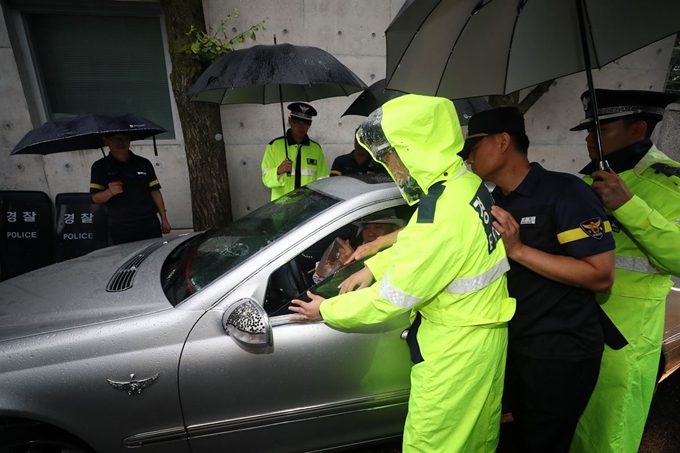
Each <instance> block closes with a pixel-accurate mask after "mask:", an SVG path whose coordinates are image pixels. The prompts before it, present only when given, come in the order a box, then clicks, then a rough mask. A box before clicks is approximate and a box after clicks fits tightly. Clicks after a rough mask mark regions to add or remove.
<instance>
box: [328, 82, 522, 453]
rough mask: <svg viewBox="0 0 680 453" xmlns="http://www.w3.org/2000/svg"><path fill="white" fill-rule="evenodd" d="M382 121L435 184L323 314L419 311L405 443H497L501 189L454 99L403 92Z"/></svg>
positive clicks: (409, 162)
mask: <svg viewBox="0 0 680 453" xmlns="http://www.w3.org/2000/svg"><path fill="white" fill-rule="evenodd" d="M372 116H374V115H372ZM370 119H371V117H369V119H367V121H369V120H370ZM364 124H366V123H364ZM380 125H381V126H382V131H383V132H384V134H385V137H386V138H387V140H388V141H389V143H390V144H391V145H392V146H393V147H394V148H395V149H396V152H397V153H398V155H399V157H400V159H401V160H402V162H403V163H404V165H405V166H406V167H407V168H408V170H409V171H410V174H411V177H412V178H415V180H416V181H417V183H418V185H419V186H420V187H421V188H422V189H423V191H424V193H425V196H424V197H421V199H420V204H419V208H418V210H417V211H416V212H415V214H414V215H413V218H412V219H411V220H410V222H409V224H408V225H407V226H406V227H405V228H404V230H403V231H401V232H400V233H399V237H398V240H397V242H396V244H394V245H393V246H392V247H391V248H390V249H387V250H385V251H383V252H381V253H379V254H378V255H376V256H374V257H373V258H371V259H370V260H368V261H367V262H366V265H367V266H368V268H369V269H370V270H371V272H372V273H373V276H374V277H375V279H376V280H377V283H375V284H373V285H372V286H371V287H369V288H365V289H363V290H360V291H356V292H352V293H347V294H343V295H341V296H338V297H334V298H331V299H327V300H325V301H324V302H323V303H322V304H321V313H322V316H323V317H324V320H325V321H326V322H327V323H328V324H330V325H331V326H335V327H341V328H351V327H356V326H361V325H367V324H375V323H379V322H381V321H384V320H386V319H388V318H390V317H392V316H396V315H398V314H400V313H404V312H406V311H410V312H411V314H412V316H411V317H412V319H413V320H414V325H412V326H411V329H410V332H409V336H410V337H411V338H410V346H411V356H412V358H413V359H414V362H415V365H414V366H413V368H412V370H411V395H410V399H409V413H408V417H407V420H406V426H405V428H404V444H403V451H404V452H405V453H409V452H426V453H435V452H446V453H450V452H456V453H460V452H494V451H495V450H496V447H497V444H498V433H499V427H500V415H501V394H502V391H503V378H504V373H505V355H506V347H507V321H508V320H509V319H510V318H511V317H512V315H513V314H514V311H515V300H514V299H512V298H510V297H509V296H508V291H507V287H506V277H505V272H506V271H507V269H508V261H507V259H506V256H505V249H504V247H503V243H502V241H501V239H500V235H498V233H497V232H496V231H495V230H494V229H493V227H492V226H491V221H492V220H491V219H490V214H489V209H490V204H491V197H490V195H489V193H488V191H487V189H486V187H485V186H484V184H483V183H482V181H481V180H480V179H479V178H478V177H477V176H476V175H474V174H473V173H472V172H468V171H466V167H465V165H464V163H463V161H462V160H461V158H460V157H458V155H457V153H458V152H459V151H460V150H461V149H462V146H463V137H462V133H461V130H460V125H459V123H458V119H457V115H456V112H455V109H454V107H453V104H452V103H451V101H449V100H446V99H442V98H431V97H425V96H416V95H406V96H402V97H399V98H397V99H394V100H392V101H390V102H388V103H386V104H384V105H383V107H382V119H381V121H380ZM357 137H358V138H359V139H360V138H361V131H360V132H359V134H358V135H357ZM360 143H361V144H362V146H364V147H366V148H368V146H367V145H366V144H365V143H363V142H361V140H360ZM369 151H371V150H370V149H369ZM371 153H372V155H374V153H373V152H372V151H371ZM388 171H389V168H388ZM435 188H437V189H435ZM435 192H439V193H440V195H439V196H438V198H437V196H434V199H433V197H431V196H432V195H433V194H435ZM424 211H430V212H424ZM428 217H433V218H429V219H428Z"/></svg>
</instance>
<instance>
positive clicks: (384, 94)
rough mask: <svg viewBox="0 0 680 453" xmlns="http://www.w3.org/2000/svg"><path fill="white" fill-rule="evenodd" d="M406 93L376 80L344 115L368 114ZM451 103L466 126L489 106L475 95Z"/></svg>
mask: <svg viewBox="0 0 680 453" xmlns="http://www.w3.org/2000/svg"><path fill="white" fill-rule="evenodd" d="M403 94H406V93H405V92H403V91H397V90H389V89H387V88H385V79H381V80H378V81H377V82H375V83H374V84H373V85H371V86H370V87H368V88H366V89H365V90H364V92H363V93H361V94H360V95H359V97H358V98H356V99H355V100H354V102H352V104H351V105H350V106H349V107H348V108H347V110H345V113H343V114H342V116H345V115H358V116H368V115H370V114H371V112H372V111H373V110H375V109H377V108H378V107H380V106H381V105H383V104H384V103H385V102H387V101H389V100H391V99H394V98H396V97H398V96H401V95H403ZM453 104H454V105H455V106H456V112H457V113H458V120H459V121H460V125H461V126H467V124H468V121H470V118H472V115H474V114H475V113H479V112H481V111H484V110H488V109H490V108H491V106H490V105H489V103H488V102H487V101H486V99H484V98H483V97H481V96H480V97H475V98H468V99H455V100H454V101H453Z"/></svg>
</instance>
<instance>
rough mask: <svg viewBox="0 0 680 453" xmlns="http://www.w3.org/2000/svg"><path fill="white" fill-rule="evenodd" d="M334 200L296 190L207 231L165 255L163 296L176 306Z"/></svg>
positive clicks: (318, 194)
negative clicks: (229, 222)
mask: <svg viewBox="0 0 680 453" xmlns="http://www.w3.org/2000/svg"><path fill="white" fill-rule="evenodd" d="M338 201H339V200H337V199H334V198H331V197H329V196H326V195H323V194H320V193H318V192H314V191H313V190H311V189H309V188H307V187H302V188H300V189H297V190H295V191H293V192H290V193H288V194H286V195H284V196H283V197H281V198H279V199H277V200H275V201H272V202H270V203H267V204H266V205H264V206H262V207H261V208H259V209H257V210H256V211H253V212H252V213H250V214H248V215H247V216H245V217H243V218H241V219H239V220H237V221H235V222H234V223H232V224H231V225H229V226H227V227H224V228H220V229H215V230H208V231H206V232H205V233H203V234H202V235H200V236H197V237H195V238H193V239H191V240H189V241H187V242H185V243H184V244H182V245H181V246H179V247H178V248H177V249H175V250H173V252H172V253H171V254H170V255H169V256H168V258H167V259H166V261H165V263H163V269H162V271H161V283H162V285H163V290H164V291H165V294H166V296H167V297H168V299H169V300H170V302H171V303H172V304H173V305H177V304H179V303H180V302H182V301H183V300H184V299H186V298H187V297H189V296H190V295H191V294H193V293H195V292H197V291H200V290H201V289H202V288H204V287H206V286H207V285H209V284H210V283H212V282H213V281H215V280H216V279H217V278H218V277H220V276H221V275H223V274H225V273H226V272H228V271H230V270H231V269H233V268H234V267H236V266H237V265H239V264H241V263H242V262H244V261H245V260H247V259H248V258H250V257H251V256H253V255H255V254H256V253H257V252H259V251H260V250H262V249H264V248H265V247H266V246H267V245H269V244H271V243H272V242H274V241H276V240H277V239H278V238H280V237H281V236H283V235H285V234H287V233H288V232H290V231H291V230H293V229H294V228H295V227H297V226H298V225H300V224H302V223H304V222H306V221H307V220H309V219H310V218H312V217H314V216H316V215H317V214H319V213H320V212H322V211H324V210H326V209H328V208H329V207H331V206H332V205H334V204H335V203H337V202H338Z"/></svg>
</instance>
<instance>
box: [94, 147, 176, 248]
mask: <svg viewBox="0 0 680 453" xmlns="http://www.w3.org/2000/svg"><path fill="white" fill-rule="evenodd" d="M102 141H103V142H104V144H105V145H106V146H108V147H109V149H110V152H109V154H108V156H106V157H103V158H101V159H99V160H98V161H96V162H95V163H94V164H92V170H91V174H90V193H91V194H92V200H93V201H94V202H95V203H97V204H106V206H107V208H108V218H109V236H110V238H111V242H112V243H113V244H114V245H118V244H125V243H128V242H133V241H140V240H142V239H151V238H157V237H161V232H162V233H166V234H167V233H169V232H170V230H171V227H170V223H169V222H168V217H167V214H166V212H165V203H164V201H163V196H162V195H161V191H160V189H161V185H160V183H159V182H158V178H157V177H156V172H155V171H154V169H153V165H151V162H149V160H148V159H145V158H143V157H141V156H137V155H135V154H134V153H133V152H132V151H130V137H129V136H128V135H126V134H124V133H115V134H109V135H105V136H102ZM157 214H160V216H161V221H160V222H159V220H158V215H157Z"/></svg>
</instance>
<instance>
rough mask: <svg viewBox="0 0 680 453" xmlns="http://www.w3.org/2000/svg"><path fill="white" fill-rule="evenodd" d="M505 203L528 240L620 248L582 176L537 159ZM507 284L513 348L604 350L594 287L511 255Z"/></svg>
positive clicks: (564, 354)
mask: <svg viewBox="0 0 680 453" xmlns="http://www.w3.org/2000/svg"><path fill="white" fill-rule="evenodd" d="M494 198H496V202H497V203H498V205H499V206H500V207H502V208H503V209H505V210H506V211H508V212H510V213H511V214H512V216H513V217H514V219H515V220H516V221H517V223H518V224H519V228H520V239H521V241H522V243H523V244H526V245H528V246H530V247H533V248H536V249H539V250H542V251H544V252H546V253H550V254H552V255H564V256H573V257H574V258H584V257H587V256H591V255H597V254H599V253H603V252H606V251H609V250H614V238H613V237H612V234H611V227H610V225H609V222H608V221H607V216H606V213H605V210H604V208H603V207H602V204H601V202H600V199H599V198H598V196H597V194H596V193H595V192H594V191H593V189H592V188H591V187H590V186H588V185H587V184H586V183H584V182H583V181H581V180H580V179H579V178H577V177H576V176H573V175H569V174H566V173H557V172H552V171H547V170H545V169H544V168H543V167H541V166H540V165H539V164H537V163H532V164H531V170H530V171H529V173H528V174H527V176H526V178H524V180H523V181H522V183H521V184H520V185H519V186H518V187H517V188H516V189H515V190H514V191H512V192H510V193H509V194H507V195H505V196H503V194H502V193H501V192H500V190H498V189H496V190H495V191H494ZM508 291H509V292H510V296H512V297H514V298H516V299H517V311H516V312H515V316H514V317H513V318H512V319H511V320H510V322H509V324H508V333H509V344H508V348H509V349H511V350H512V351H514V352H519V353H522V354H525V355H527V356H530V357H534V358H540V359H560V360H582V359H588V358H594V357H597V356H599V355H600V354H601V353H602V350H603V348H604V338H603V332H602V327H601V325H600V318H599V314H600V313H599V310H600V308H599V307H598V306H597V302H596V300H595V295H594V293H593V292H592V291H590V290H587V289H584V288H578V287H576V286H571V285H565V284H562V283H558V282H556V281H554V280H550V279H547V278H545V277H543V276H541V275H539V274H537V273H535V272H533V271H531V270H529V269H527V268H526V267H524V266H522V265H520V264H518V263H516V262H514V261H512V260H511V261H510V271H509V272H508Z"/></svg>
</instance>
